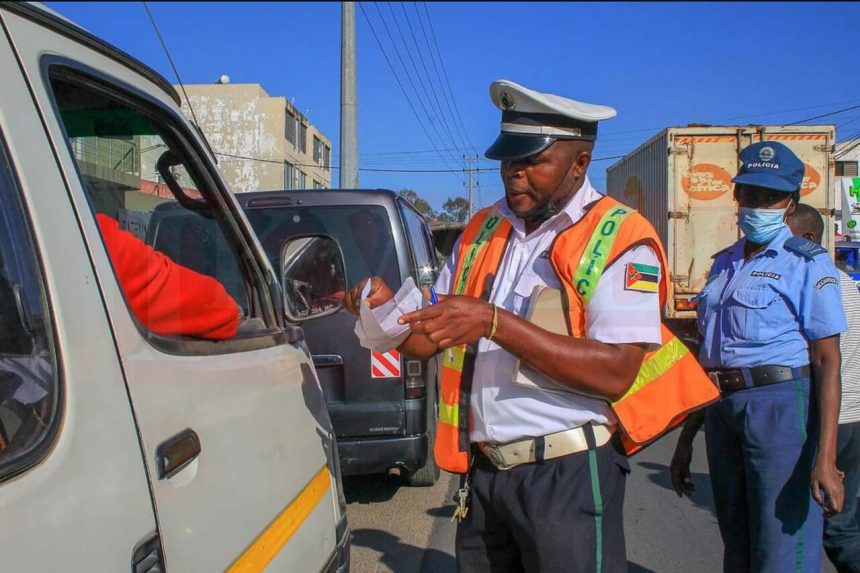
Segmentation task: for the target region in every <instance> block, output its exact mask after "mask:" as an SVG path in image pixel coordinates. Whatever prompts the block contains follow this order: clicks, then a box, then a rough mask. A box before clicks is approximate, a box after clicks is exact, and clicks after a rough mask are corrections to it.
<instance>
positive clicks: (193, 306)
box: [96, 214, 239, 340]
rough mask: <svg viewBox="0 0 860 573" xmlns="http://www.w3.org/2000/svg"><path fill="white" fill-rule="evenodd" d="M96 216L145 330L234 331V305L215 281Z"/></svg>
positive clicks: (222, 335) (214, 334) (212, 335)
mask: <svg viewBox="0 0 860 573" xmlns="http://www.w3.org/2000/svg"><path fill="white" fill-rule="evenodd" d="M96 219H97V220H98V224H99V228H100V229H101V232H102V237H103V238H104V242H105V246H106V247H107V251H108V255H109V256H110V259H111V262H112V263H113V266H114V270H115V272H116V275H117V279H118V280H119V285H120V287H121V288H122V291H123V293H124V294H125V298H126V300H128V304H129V305H131V309H132V311H133V312H134V314H135V316H136V317H137V319H138V320H139V321H140V322H141V323H142V324H143V325H144V326H145V327H146V328H147V329H148V330H150V331H151V332H154V333H155V334H160V335H164V336H170V335H174V336H176V335H182V336H195V337H198V338H206V339H211V340H224V339H227V338H230V337H232V336H233V335H234V334H236V329H237V328H238V327H239V306H238V305H237V304H236V302H235V301H234V300H233V298H232V297H231V296H230V295H229V294H227V291H226V289H225V288H224V287H223V285H221V283H220V282H218V281H217V280H215V279H214V278H212V277H209V276H206V275H202V274H200V273H198V272H195V271H192V270H191V269H189V268H187V267H183V266H182V265H179V264H177V263H175V262H173V261H172V260H170V258H168V257H166V256H165V255H163V254H161V253H159V252H158V251H155V250H154V249H152V247H150V246H149V245H147V244H146V243H144V242H143V241H141V240H140V239H138V238H137V237H135V236H134V235H132V234H131V233H129V232H127V231H123V230H122V229H120V228H119V223H117V222H116V221H115V220H114V219H112V218H110V217H108V216H107V215H102V214H98V215H96Z"/></svg>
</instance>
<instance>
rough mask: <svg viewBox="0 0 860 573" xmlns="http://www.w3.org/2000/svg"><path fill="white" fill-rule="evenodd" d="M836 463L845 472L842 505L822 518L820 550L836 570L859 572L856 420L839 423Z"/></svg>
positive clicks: (859, 434)
mask: <svg viewBox="0 0 860 573" xmlns="http://www.w3.org/2000/svg"><path fill="white" fill-rule="evenodd" d="M836 467H837V468H839V469H840V470H842V471H843V472H845V481H843V482H842V483H843V485H844V486H845V505H844V506H843V508H842V512H841V513H838V514H836V515H834V516H833V517H831V518H828V519H827V520H826V521H825V522H824V551H826V552H827V557H829V558H830V561H831V562H832V563H833V564H834V565H835V566H836V570H837V571H839V573H860V525H858V523H857V519H858V516H857V494H858V493H860V422H854V423H851V424H840V425H839V442H838V446H837V451H836Z"/></svg>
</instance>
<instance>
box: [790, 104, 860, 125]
mask: <svg viewBox="0 0 860 573" xmlns="http://www.w3.org/2000/svg"><path fill="white" fill-rule="evenodd" d="M857 108H860V105H852V106H851V107H846V108H843V109H837V110H836V111H831V112H830V113H823V114H821V115H816V116H814V117H807V118H806V119H801V120H799V121H794V122H792V123H786V124H785V125H797V124H798V123H806V122H807V121H812V120H814V119H821V118H822V117H830V116H831V115H836V114H839V113H845V112H846V111H851V110H852V109H857Z"/></svg>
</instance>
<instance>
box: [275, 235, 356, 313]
mask: <svg viewBox="0 0 860 573" xmlns="http://www.w3.org/2000/svg"><path fill="white" fill-rule="evenodd" d="M280 276H281V286H282V287H283V293H284V312H285V314H286V315H287V318H288V319H289V320H291V321H292V322H302V321H304V320H309V319H312V318H320V317H322V316H328V315H330V314H334V313H335V312H337V311H338V310H340V308H341V307H342V306H343V299H344V297H345V296H346V270H345V268H344V263H343V253H341V250H340V245H338V243H337V241H335V240H334V239H332V238H331V237H328V236H326V235H308V236H304V237H294V238H292V239H290V240H289V241H287V242H286V243H285V244H284V247H283V248H282V249H281V274H280Z"/></svg>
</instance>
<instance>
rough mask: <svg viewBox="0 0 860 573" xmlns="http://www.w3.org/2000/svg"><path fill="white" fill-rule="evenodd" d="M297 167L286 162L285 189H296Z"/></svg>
mask: <svg viewBox="0 0 860 573" xmlns="http://www.w3.org/2000/svg"><path fill="white" fill-rule="evenodd" d="M295 180H296V168H295V167H293V166H292V165H290V164H289V163H287V162H286V161H285V162H284V189H295V188H296V187H295V184H294V182H295Z"/></svg>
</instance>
